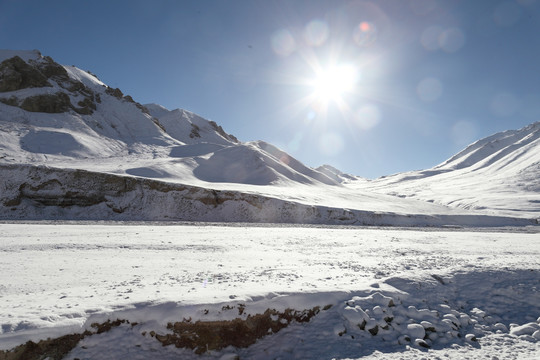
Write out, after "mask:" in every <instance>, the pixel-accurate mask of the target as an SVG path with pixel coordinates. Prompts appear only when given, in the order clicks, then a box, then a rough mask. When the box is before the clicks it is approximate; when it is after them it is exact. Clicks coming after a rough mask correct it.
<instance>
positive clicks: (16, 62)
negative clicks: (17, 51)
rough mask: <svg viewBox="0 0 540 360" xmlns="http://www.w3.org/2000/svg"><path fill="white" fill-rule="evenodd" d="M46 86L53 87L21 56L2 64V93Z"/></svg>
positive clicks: (0, 87)
mask: <svg viewBox="0 0 540 360" xmlns="http://www.w3.org/2000/svg"><path fill="white" fill-rule="evenodd" d="M64 71H65V70H64ZM45 86H47V87H50V86H52V85H51V84H50V83H49V82H48V81H47V76H46V75H44V74H43V73H41V71H39V70H38V69H36V68H35V67H33V66H31V65H29V64H27V63H26V62H25V61H24V60H23V59H21V58H20V57H19V56H15V57H12V58H10V59H7V60H4V61H2V63H0V92H7V91H16V90H21V89H26V88H38V87H45Z"/></svg>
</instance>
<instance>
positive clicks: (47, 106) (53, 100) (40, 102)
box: [19, 92, 73, 113]
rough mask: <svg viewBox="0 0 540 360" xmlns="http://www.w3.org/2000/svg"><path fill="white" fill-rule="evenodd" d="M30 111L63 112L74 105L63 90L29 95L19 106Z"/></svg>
mask: <svg viewBox="0 0 540 360" xmlns="http://www.w3.org/2000/svg"><path fill="white" fill-rule="evenodd" d="M19 107H20V108H21V109H23V110H26V111H30V112H43V113H63V112H66V111H68V110H69V109H70V108H72V107H73V105H71V101H70V100H69V96H68V95H67V94H65V93H63V92H57V93H56V94H44V95H35V96H30V97H27V98H26V99H24V100H23V101H22V103H21V104H20V106H19Z"/></svg>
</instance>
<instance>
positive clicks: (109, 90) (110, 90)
mask: <svg viewBox="0 0 540 360" xmlns="http://www.w3.org/2000/svg"><path fill="white" fill-rule="evenodd" d="M105 92H106V93H107V94H109V95H112V96H114V97H115V98H118V99H122V98H123V97H124V94H123V93H122V91H121V90H120V89H118V88H116V89H113V88H111V87H107V89H105Z"/></svg>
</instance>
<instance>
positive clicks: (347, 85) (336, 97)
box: [312, 65, 358, 103]
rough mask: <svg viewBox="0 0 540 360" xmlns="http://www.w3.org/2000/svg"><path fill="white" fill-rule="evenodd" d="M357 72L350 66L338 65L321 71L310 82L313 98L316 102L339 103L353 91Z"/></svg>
mask: <svg viewBox="0 0 540 360" xmlns="http://www.w3.org/2000/svg"><path fill="white" fill-rule="evenodd" d="M357 78H358V72H357V70H356V69H355V68H354V67H353V66H352V65H339V66H333V67H329V68H327V69H321V70H320V71H318V72H317V73H316V74H315V79H314V80H313V82H312V86H313V90H314V94H313V95H314V96H315V98H316V99H317V100H318V101H321V102H324V103H328V102H329V101H340V100H342V97H343V96H344V95H345V94H346V93H349V92H352V91H353V90H354V86H355V84H356V82H357Z"/></svg>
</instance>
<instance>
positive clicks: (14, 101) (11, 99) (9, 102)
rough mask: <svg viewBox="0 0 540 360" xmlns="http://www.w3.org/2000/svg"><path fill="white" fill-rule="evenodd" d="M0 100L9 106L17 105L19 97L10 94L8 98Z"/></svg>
mask: <svg viewBox="0 0 540 360" xmlns="http://www.w3.org/2000/svg"><path fill="white" fill-rule="evenodd" d="M0 102H1V103H4V104H6V105H9V106H19V99H17V98H16V97H15V96H11V97H9V98H0Z"/></svg>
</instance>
